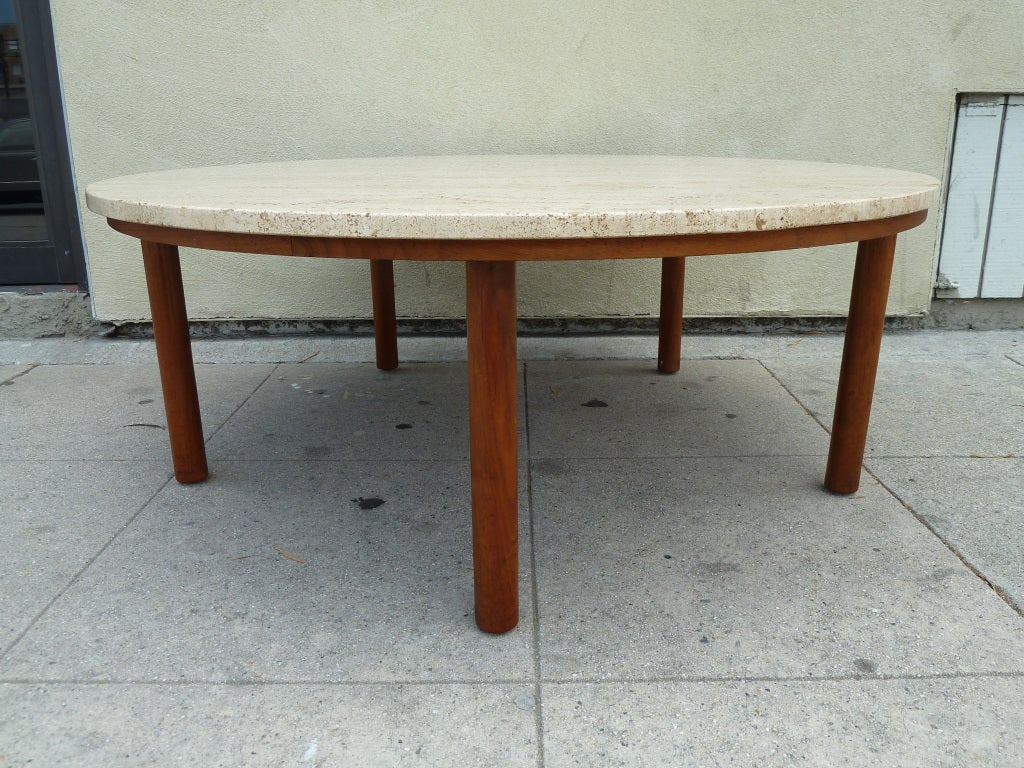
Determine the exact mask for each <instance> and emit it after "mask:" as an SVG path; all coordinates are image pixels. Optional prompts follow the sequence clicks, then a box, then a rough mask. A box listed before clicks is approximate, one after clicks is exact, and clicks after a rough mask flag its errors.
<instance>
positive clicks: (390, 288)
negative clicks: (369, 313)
mask: <svg viewBox="0 0 1024 768" xmlns="http://www.w3.org/2000/svg"><path fill="white" fill-rule="evenodd" d="M370 288H371V292H372V294H373V341H374V344H375V347H376V356H377V367H378V368H380V369H381V370H382V371H391V370H394V369H395V368H397V367H398V323H397V321H396V319H395V270H394V262H393V261H388V260H387V259H376V260H374V261H371V262H370Z"/></svg>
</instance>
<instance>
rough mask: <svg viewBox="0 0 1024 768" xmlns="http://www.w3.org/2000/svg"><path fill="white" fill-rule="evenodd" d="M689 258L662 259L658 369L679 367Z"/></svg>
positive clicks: (676, 368) (667, 369) (671, 369)
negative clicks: (684, 294) (684, 291)
mask: <svg viewBox="0 0 1024 768" xmlns="http://www.w3.org/2000/svg"><path fill="white" fill-rule="evenodd" d="M685 280H686V259H685V258H684V257H682V256H675V257H672V258H668V259H662V260H661V311H660V313H659V316H658V370H659V371H661V372H662V373H675V372H676V371H678V370H679V355H680V347H681V345H682V339H683V285H684V283H685Z"/></svg>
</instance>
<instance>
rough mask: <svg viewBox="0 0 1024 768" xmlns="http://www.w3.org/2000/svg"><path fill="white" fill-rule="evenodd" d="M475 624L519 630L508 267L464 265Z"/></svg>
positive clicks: (512, 281) (512, 267) (512, 286)
mask: <svg viewBox="0 0 1024 768" xmlns="http://www.w3.org/2000/svg"><path fill="white" fill-rule="evenodd" d="M466 334H467V342H468V359H469V442H470V464H471V475H472V499H473V574H474V576H473V578H474V592H475V602H476V624H477V626H478V627H479V628H480V629H482V630H483V631H485V632H492V633H501V632H507V631H509V630H510V629H512V628H513V627H515V626H516V624H517V623H518V622H519V525H518V512H519V499H518V493H519V477H518V456H517V452H518V443H517V439H518V437H517V433H516V413H517V411H516V378H517V373H516V264H515V262H512V261H509V262H504V261H497V262H478V261H469V262H466Z"/></svg>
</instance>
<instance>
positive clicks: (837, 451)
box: [825, 235, 896, 493]
mask: <svg viewBox="0 0 1024 768" xmlns="http://www.w3.org/2000/svg"><path fill="white" fill-rule="evenodd" d="M895 249H896V235H890V236H888V237H881V238H878V239H877V240H865V241H863V242H862V243H860V245H859V246H858V247H857V266H856V268H855V270H854V273H853V290H852V291H851V293H850V314H849V317H848V319H847V321H846V342H845V345H844V347H843V364H842V367H841V368H840V370H839V389H838V392H837V393H836V412H835V418H834V419H833V421H832V443H831V446H830V447H829V452H828V468H827V469H826V470H825V487H826V488H828V489H829V490H830V491H834V492H835V493H853V492H854V491H856V490H857V486H858V485H860V470H861V464H862V463H863V461H864V445H865V443H866V442H867V436H868V419H869V418H870V416H871V397H872V395H873V394H874V390H875V372H876V371H877V369H878V351H879V348H880V346H881V344H882V329H883V327H884V325H885V304H886V299H887V298H888V296H889V278H890V276H891V275H892V262H893V253H894V251H895Z"/></svg>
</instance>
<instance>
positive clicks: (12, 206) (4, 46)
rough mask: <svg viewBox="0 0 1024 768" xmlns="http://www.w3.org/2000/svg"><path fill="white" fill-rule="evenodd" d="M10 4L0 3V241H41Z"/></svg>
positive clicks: (32, 139) (32, 143)
mask: <svg viewBox="0 0 1024 768" xmlns="http://www.w3.org/2000/svg"><path fill="white" fill-rule="evenodd" d="M26 85H27V84H26V82H25V67H24V63H23V61H22V41H21V35H20V34H19V32H18V24H17V19H16V18H15V16H14V4H13V2H12V0H0V241H8V242H10V241H26V240H45V239H47V235H46V218H45V216H44V215H43V194H42V184H41V183H40V178H39V176H40V175H39V163H38V151H37V149H38V148H37V145H36V132H35V126H34V125H33V123H32V116H31V113H30V111H29V104H28V92H27V88H26Z"/></svg>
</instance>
